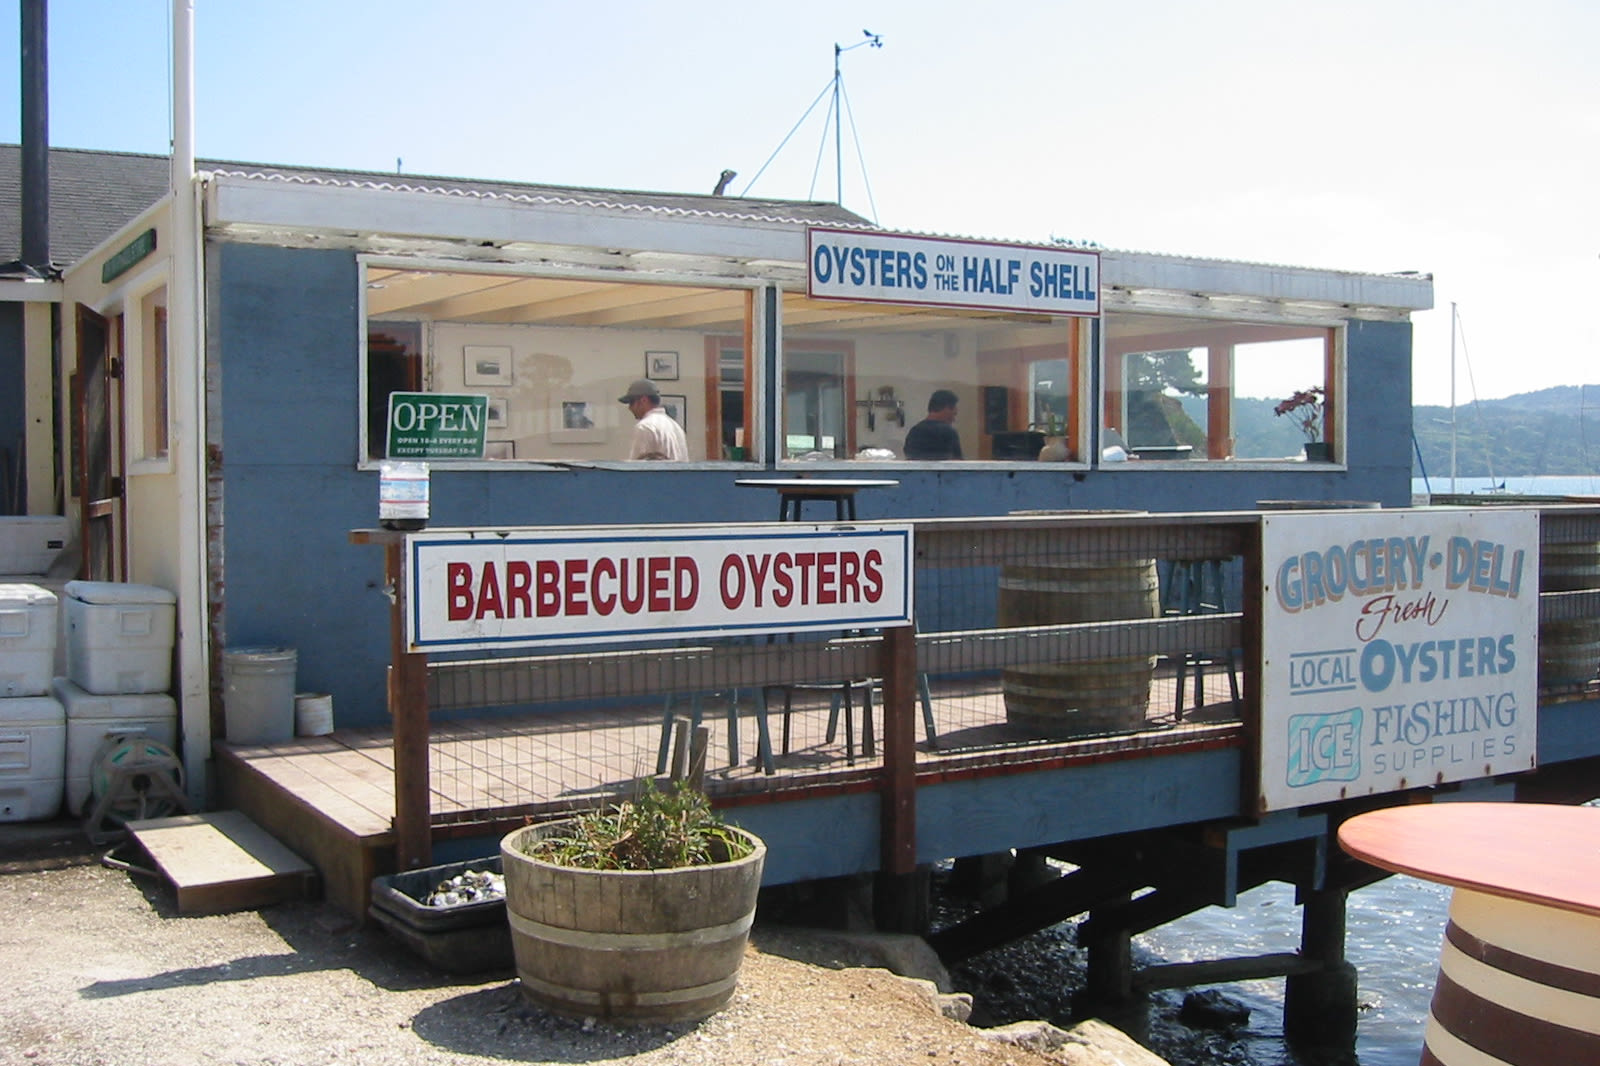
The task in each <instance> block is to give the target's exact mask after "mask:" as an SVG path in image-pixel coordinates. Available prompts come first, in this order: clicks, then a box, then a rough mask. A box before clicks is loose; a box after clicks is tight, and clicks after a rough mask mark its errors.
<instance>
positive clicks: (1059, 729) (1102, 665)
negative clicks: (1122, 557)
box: [999, 559, 1161, 738]
mask: <svg viewBox="0 0 1600 1066" xmlns="http://www.w3.org/2000/svg"><path fill="white" fill-rule="evenodd" d="M1160 614H1161V601H1160V586H1159V582H1158V581H1157V578H1156V564H1155V560H1154V559H1131V560H1127V561H1124V562H1083V563H1071V562H1062V563H1057V564H1053V565H1049V566H1034V565H1029V566H1020V565H1017V566H1006V567H1004V568H1002V570H1001V572H1000V601H999V624H1000V625H1001V626H1002V627H1005V626H1043V625H1061V624H1065V623H1071V622H1109V621H1119V620H1123V619H1131V618H1158V617H1160ZM1155 665H1156V660H1155V657H1154V656H1151V655H1132V656H1120V657H1111V658H1105V659H1098V660H1095V661H1093V662H1075V663H1061V664H1052V663H1043V664H1030V665H1026V666H1015V667H1007V668H1006V669H1005V670H1003V671H1002V673H1001V690H1002V692H1003V693H1004V695H1005V703H1006V720H1007V721H1008V722H1010V723H1012V724H1013V725H1018V726H1021V727H1023V728H1026V729H1028V730H1029V731H1030V732H1032V733H1033V734H1034V735H1035V736H1041V737H1052V738H1060V737H1075V736H1084V735H1088V734H1094V733H1126V732H1129V731H1132V730H1136V729H1141V728H1143V726H1144V720H1145V711H1146V708H1147V707H1148V706H1149V704H1150V682H1151V679H1152V677H1153V675H1154V673H1155Z"/></svg>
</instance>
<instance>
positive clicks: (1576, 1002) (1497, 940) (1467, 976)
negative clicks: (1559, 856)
mask: <svg viewBox="0 0 1600 1066" xmlns="http://www.w3.org/2000/svg"><path fill="white" fill-rule="evenodd" d="M1553 858H1554V857H1553ZM1423 1039H1424V1046H1423V1050H1422V1059H1421V1064H1422V1066H1469V1064H1470V1066H1485V1064H1494V1063H1511V1064H1517V1066H1520V1064H1524V1063H1527V1064H1533V1063H1539V1064H1541V1066H1543V1064H1547V1063H1548V1064H1554V1063H1577V1062H1600V917H1597V916H1595V915H1593V914H1587V913H1581V912H1574V911H1567V910H1561V909H1558V908H1556V907H1550V906H1545V905H1543V904H1539V903H1529V902H1524V901H1522V900H1517V899H1507V898H1505V897H1503V896H1497V895H1490V894H1488V893H1483V892H1475V891H1472V890H1470V889H1466V888H1460V887H1458V888H1457V889H1456V890H1455V893H1454V894H1453V895H1452V896H1451V898H1450V922H1449V924H1448V925H1447V926H1446V927H1445V940H1444V945H1443V947H1442V948H1441V950H1440V953H1439V976H1438V980H1437V981H1436V983H1435V984H1434V989H1433V1003H1432V1005H1431V1006H1430V1007H1429V1010H1428V1022H1427V1028H1426V1031H1425V1035H1424V1038H1423Z"/></svg>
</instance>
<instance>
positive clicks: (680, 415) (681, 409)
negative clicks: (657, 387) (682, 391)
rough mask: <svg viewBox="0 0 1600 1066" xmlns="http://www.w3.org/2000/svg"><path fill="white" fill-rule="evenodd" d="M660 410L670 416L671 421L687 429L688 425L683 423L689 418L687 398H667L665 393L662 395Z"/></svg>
mask: <svg viewBox="0 0 1600 1066" xmlns="http://www.w3.org/2000/svg"><path fill="white" fill-rule="evenodd" d="M661 409H662V410H664V411H666V412H667V414H669V415H671V416H672V420H673V421H674V422H677V423H678V425H680V426H683V427H684V428H685V429H687V428H688V426H689V423H688V422H686V421H684V420H685V419H686V418H688V417H689V398H688V397H687V396H668V395H667V394H666V393H662V394H661Z"/></svg>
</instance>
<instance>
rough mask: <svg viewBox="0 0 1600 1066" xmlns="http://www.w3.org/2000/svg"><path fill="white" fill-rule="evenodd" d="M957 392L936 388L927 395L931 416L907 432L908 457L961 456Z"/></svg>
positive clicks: (940, 457) (955, 457) (946, 457)
mask: <svg viewBox="0 0 1600 1066" xmlns="http://www.w3.org/2000/svg"><path fill="white" fill-rule="evenodd" d="M956 402H957V401H956V394H955V393H953V392H951V391H950V390H949V389H935V390H934V393H933V395H932V396H929V397H928V417H927V418H924V419H923V420H922V421H921V422H918V423H917V424H916V425H914V426H912V427H911V431H910V432H908V433H907V434H906V458H907V459H959V458H961V434H959V433H957V432H956V427H955V420H956Z"/></svg>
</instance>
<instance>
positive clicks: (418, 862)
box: [383, 538, 433, 870]
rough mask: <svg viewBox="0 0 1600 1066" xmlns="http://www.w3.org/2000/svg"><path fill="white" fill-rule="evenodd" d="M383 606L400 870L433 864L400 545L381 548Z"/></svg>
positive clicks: (423, 688)
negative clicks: (387, 598)
mask: <svg viewBox="0 0 1600 1066" xmlns="http://www.w3.org/2000/svg"><path fill="white" fill-rule="evenodd" d="M383 558H384V576H385V579H386V580H387V581H388V583H389V587H390V588H391V589H393V590H394V595H393V597H392V599H391V605H390V607H389V716H390V718H391V719H392V720H393V723H394V850H395V863H396V865H398V866H399V868H400V869H401V870H415V869H417V868H418V867H421V866H427V865H428V864H429V863H431V862H432V861H433V829H432V824H431V817H430V812H429V804H428V795H429V791H428V656H427V655H426V654H419V653H414V652H412V651H410V650H409V648H408V647H407V645H406V591H407V590H406V572H405V570H406V567H405V541H404V539H402V538H396V539H395V540H393V541H390V542H388V543H386V544H384V546H383Z"/></svg>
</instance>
